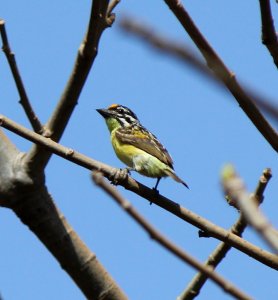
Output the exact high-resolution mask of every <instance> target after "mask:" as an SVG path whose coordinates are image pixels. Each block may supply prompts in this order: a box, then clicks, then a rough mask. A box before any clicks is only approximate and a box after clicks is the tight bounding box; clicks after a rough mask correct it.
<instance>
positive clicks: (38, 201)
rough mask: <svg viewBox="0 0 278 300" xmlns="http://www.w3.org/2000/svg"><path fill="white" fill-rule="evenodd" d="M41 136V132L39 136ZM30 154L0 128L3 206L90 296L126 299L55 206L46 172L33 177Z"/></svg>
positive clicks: (1, 198) (0, 193) (88, 297)
mask: <svg viewBox="0 0 278 300" xmlns="http://www.w3.org/2000/svg"><path fill="white" fill-rule="evenodd" d="M38 136H41V135H38ZM25 159H26V156H25V154H24V153H21V152H19V151H18V150H17V149H16V148H15V147H14V146H13V145H12V144H11V142H10V141H9V140H8V138H7V137H6V136H5V135H4V133H3V131H2V130H0V166H1V168H0V206H5V207H9V208H11V209H12V210H13V211H14V212H15V213H16V215H17V216H18V217H19V218H20V220H21V221H22V222H23V223H24V224H25V225H27V226H28V227H29V228H30V230H31V231H32V232H33V233H34V234H35V235H36V236H37V237H38V238H39V239H40V240H41V242H42V243H43V244H44V245H45V246H46V247H47V248H48V250H49V251H50V252H51V254H52V255H53V256H54V257H56V259H57V261H58V262H59V264H60V265H61V266H62V268H63V269H64V270H65V271H66V272H67V273H68V275H69V276H70V277H71V278H72V279H73V280H74V281H75V283H76V285H77V286H78V287H79V288H80V289H81V291H82V292H83V293H84V295H85V296H86V298H87V299H114V300H126V299H127V298H126V296H125V295H124V294H123V292H122V291H121V289H120V288H119V287H118V286H117V285H116V283H115V282H114V281H113V279H112V278H111V277H110V276H109V274H108V273H107V271H106V270H105V269H104V267H103V266H102V265H101V264H100V263H99V261H98V260H97V259H96V256H95V254H94V253H92V252H91V251H90V250H89V249H88V248H87V246H86V245H85V244H84V243H83V242H82V240H81V239H80V238H79V237H78V235H77V234H76V233H75V231H74V230H73V229H72V228H71V226H70V225H69V224H68V223H67V221H66V219H65V217H64V216H63V215H62V214H61V213H60V212H59V210H58V208H57V207H56V206H55V204H54V202H53V200H52V198H51V196H50V195H49V194H48V192H47V190H46V187H45V185H44V177H43V174H41V173H38V174H37V175H36V176H33V177H30V176H29V174H28V172H27V171H28V170H26V164H25Z"/></svg>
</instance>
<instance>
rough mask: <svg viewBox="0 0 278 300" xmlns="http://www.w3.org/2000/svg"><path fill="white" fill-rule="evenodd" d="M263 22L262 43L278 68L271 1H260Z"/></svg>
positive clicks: (277, 46)
mask: <svg viewBox="0 0 278 300" xmlns="http://www.w3.org/2000/svg"><path fill="white" fill-rule="evenodd" d="M259 2H260V11H261V21H262V43H263V44H264V45H265V46H266V47H267V49H268V51H269V53H270V55H271V56H272V58H273V61H274V63H275V65H276V67H277V68H278V39H277V34H276V31H275V27H274V22H273V18H272V14H271V6H270V1H269V0H259Z"/></svg>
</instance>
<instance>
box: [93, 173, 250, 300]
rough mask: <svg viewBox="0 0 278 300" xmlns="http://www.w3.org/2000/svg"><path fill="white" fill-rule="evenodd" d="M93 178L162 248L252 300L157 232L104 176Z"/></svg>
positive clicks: (226, 288) (232, 292) (96, 175)
mask: <svg viewBox="0 0 278 300" xmlns="http://www.w3.org/2000/svg"><path fill="white" fill-rule="evenodd" d="M92 178H93V180H94V182H95V183H96V184H97V185H98V186H100V187H101V188H102V189H103V190H104V191H105V192H106V193H107V194H108V195H110V196H111V198H112V199H114V200H115V201H116V202H117V203H118V204H119V205H120V207H121V208H122V209H123V210H124V211H125V212H126V213H127V214H128V215H129V216H131V218H132V219H133V220H134V221H135V222H136V223H137V224H139V225H140V226H141V227H142V228H143V229H144V230H145V231H146V232H147V233H148V234H149V235H150V237H151V238H152V239H153V240H155V241H157V242H158V243H159V244H160V245H161V246H162V247H164V248H165V249H167V250H168V251H170V252H171V253H172V254H174V255H175V256H177V257H178V258H180V259H181V260H182V261H183V262H185V263H187V264H188V265H190V266H191V267H193V268H194V269H196V270H198V271H200V272H202V273H203V274H205V275H206V276H208V277H209V278H210V279H211V280H212V281H214V282H215V283H216V284H217V285H218V286H219V287H220V288H222V289H223V290H224V291H225V292H227V293H228V294H230V295H232V296H234V297H235V298H236V299H251V298H250V297H249V296H248V295H246V294H245V293H244V292H242V291H241V290H239V289H238V288H237V287H235V286H234V285H233V284H232V283H230V282H229V281H227V280H226V279H224V278H223V277H222V276H220V275H219V274H217V273H216V272H214V271H213V269H212V268H210V267H209V266H206V265H203V264H202V263H201V262H199V261H198V260H196V259H195V258H194V257H193V256H191V255H189V254H188V253H186V252H185V251H184V250H182V249H181V248H179V247H178V246H176V245H175V244H174V243H172V242H171V241H170V240H169V239H167V238H166V237H165V236H164V235H162V234H161V233H160V232H159V231H158V230H156V229H155V228H154V227H153V226H152V225H151V224H150V223H149V222H148V221H147V220H146V219H145V218H144V217H143V216H141V215H140V214H139V213H138V212H137V211H136V210H135V208H134V207H132V205H131V204H130V202H128V201H127V200H125V199H124V198H123V197H122V196H121V194H120V193H119V192H118V191H117V189H116V188H115V187H114V186H112V185H111V184H109V183H107V182H106V181H105V180H104V178H103V175H102V174H101V173H100V172H97V171H95V172H93V174H92Z"/></svg>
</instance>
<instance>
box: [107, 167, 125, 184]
mask: <svg viewBox="0 0 278 300" xmlns="http://www.w3.org/2000/svg"><path fill="white" fill-rule="evenodd" d="M129 174H130V169H129V168H125V169H115V172H114V173H113V174H112V175H111V176H110V178H109V180H110V181H111V183H112V184H114V185H118V184H119V183H120V182H123V181H125V180H126V179H127V177H128V175H129Z"/></svg>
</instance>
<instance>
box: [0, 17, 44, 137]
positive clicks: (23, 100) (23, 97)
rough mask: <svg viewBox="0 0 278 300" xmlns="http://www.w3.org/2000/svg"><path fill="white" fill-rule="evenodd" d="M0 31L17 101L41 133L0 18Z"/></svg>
mask: <svg viewBox="0 0 278 300" xmlns="http://www.w3.org/2000/svg"><path fill="white" fill-rule="evenodd" d="M0 32H1V38H2V50H3V52H4V53H5V55H6V58H7V61H8V63H9V66H10V69H11V72H12V74H13V78H14V81H15V84H16V87H17V91H18V94H19V96H20V100H19V103H20V104H21V105H22V107H23V109H24V111H25V113H26V116H27V118H28V120H29V122H30V124H31V126H32V127H33V129H34V131H35V132H37V133H42V131H43V126H42V125H41V123H40V121H39V119H38V117H37V116H36V114H35V112H34V110H33V108H32V106H31V103H30V101H29V98H28V96H27V93H26V90H25V87H24V84H23V81H22V78H21V75H20V73H19V70H18V67H17V63H16V59H15V55H14V53H13V52H12V50H11V47H10V45H9V40H8V35H7V32H6V28H5V21H4V20H2V19H0Z"/></svg>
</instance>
